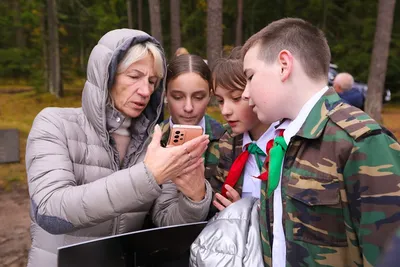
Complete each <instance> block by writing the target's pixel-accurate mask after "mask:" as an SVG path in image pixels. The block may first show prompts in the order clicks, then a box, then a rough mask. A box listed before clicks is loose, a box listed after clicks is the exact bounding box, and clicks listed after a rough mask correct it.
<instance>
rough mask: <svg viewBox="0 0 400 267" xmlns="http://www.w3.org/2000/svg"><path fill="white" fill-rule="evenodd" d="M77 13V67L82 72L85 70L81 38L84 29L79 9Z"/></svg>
mask: <svg viewBox="0 0 400 267" xmlns="http://www.w3.org/2000/svg"><path fill="white" fill-rule="evenodd" d="M78 14H79V67H80V69H81V71H82V73H84V72H85V42H84V39H83V36H84V29H83V25H82V16H81V12H80V11H79V12H78Z"/></svg>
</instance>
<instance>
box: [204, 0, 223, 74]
mask: <svg viewBox="0 0 400 267" xmlns="http://www.w3.org/2000/svg"><path fill="white" fill-rule="evenodd" d="M222 1H223V0H208V1H207V61H208V65H209V66H210V68H213V67H214V62H215V61H216V60H217V59H218V58H220V57H221V52H222V35H223V31H222Z"/></svg>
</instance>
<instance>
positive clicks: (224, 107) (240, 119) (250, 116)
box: [214, 86, 260, 134]
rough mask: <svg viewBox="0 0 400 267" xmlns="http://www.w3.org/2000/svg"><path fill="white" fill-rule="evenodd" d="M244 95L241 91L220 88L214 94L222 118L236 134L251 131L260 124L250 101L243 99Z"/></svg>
mask: <svg viewBox="0 0 400 267" xmlns="http://www.w3.org/2000/svg"><path fill="white" fill-rule="evenodd" d="M242 93H243V91H242V90H239V89H237V90H228V89H225V88H222V87H220V86H217V88H216V89H215V92H214V94H215V98H216V99H217V101H218V105H219V108H220V110H221V113H222V116H224V119H225V120H226V121H227V122H228V124H229V126H231V128H232V131H233V132H234V133H235V134H242V133H244V132H246V131H250V130H251V129H253V128H254V127H255V126H256V125H258V124H259V123H260V121H259V120H258V118H257V115H256V114H255V113H254V112H253V110H252V108H251V107H250V106H249V103H248V101H246V100H243V99H242Z"/></svg>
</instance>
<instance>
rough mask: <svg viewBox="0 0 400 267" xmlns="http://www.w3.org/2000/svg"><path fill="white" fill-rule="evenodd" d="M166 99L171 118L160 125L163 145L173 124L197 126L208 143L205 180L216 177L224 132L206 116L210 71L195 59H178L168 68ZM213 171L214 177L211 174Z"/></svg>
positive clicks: (185, 57)
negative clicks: (200, 127)
mask: <svg viewBox="0 0 400 267" xmlns="http://www.w3.org/2000/svg"><path fill="white" fill-rule="evenodd" d="M166 90H167V92H166V95H167V96H166V97H167V103H168V110H169V113H170V118H169V119H167V120H166V121H164V122H163V123H162V124H161V129H162V132H163V138H162V141H161V142H162V145H163V146H165V145H166V144H167V142H168V138H169V134H170V129H171V127H172V125H173V124H186V125H200V126H202V128H203V129H204V133H205V134H207V135H209V139H210V143H209V145H208V149H207V151H206V153H205V154H204V165H205V178H206V179H207V180H208V179H210V177H211V176H212V175H214V174H215V170H216V167H217V164H218V158H219V156H218V154H219V153H218V141H219V138H220V137H221V136H222V135H223V134H224V132H225V128H224V127H223V126H222V125H221V124H220V123H219V122H217V121H216V120H214V119H213V118H211V117H210V116H208V115H206V114H205V113H206V108H207V105H208V102H209V101H210V97H211V71H210V69H209V67H208V65H207V64H206V63H205V62H204V61H203V59H202V58H201V57H199V56H197V55H180V56H179V57H175V58H174V59H173V60H172V61H171V62H170V63H169V65H168V70H167V83H166ZM213 171H214V173H213Z"/></svg>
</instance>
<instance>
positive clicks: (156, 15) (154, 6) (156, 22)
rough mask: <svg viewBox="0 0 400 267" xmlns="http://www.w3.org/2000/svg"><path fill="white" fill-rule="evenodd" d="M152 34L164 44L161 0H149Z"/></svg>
mask: <svg viewBox="0 0 400 267" xmlns="http://www.w3.org/2000/svg"><path fill="white" fill-rule="evenodd" d="M149 11H150V26H151V35H153V37H154V38H156V39H157V40H158V41H159V42H160V44H161V45H162V28H161V13H160V0H149Z"/></svg>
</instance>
